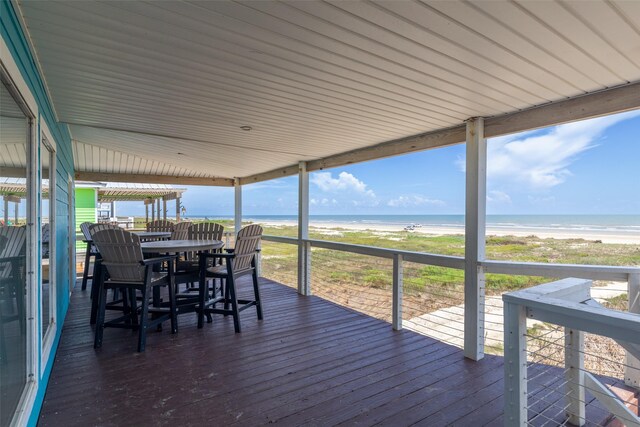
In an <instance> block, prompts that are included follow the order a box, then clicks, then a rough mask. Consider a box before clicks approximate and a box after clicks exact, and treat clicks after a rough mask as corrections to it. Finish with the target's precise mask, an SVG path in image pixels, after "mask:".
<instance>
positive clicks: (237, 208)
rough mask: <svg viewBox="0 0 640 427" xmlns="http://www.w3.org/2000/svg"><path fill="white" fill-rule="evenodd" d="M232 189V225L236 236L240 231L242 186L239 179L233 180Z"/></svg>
mask: <svg viewBox="0 0 640 427" xmlns="http://www.w3.org/2000/svg"><path fill="white" fill-rule="evenodd" d="M233 187H234V190H235V193H234V194H235V199H234V210H233V224H234V231H235V233H236V236H237V235H238V232H239V231H240V229H242V185H240V178H236V179H235V180H234V182H233Z"/></svg>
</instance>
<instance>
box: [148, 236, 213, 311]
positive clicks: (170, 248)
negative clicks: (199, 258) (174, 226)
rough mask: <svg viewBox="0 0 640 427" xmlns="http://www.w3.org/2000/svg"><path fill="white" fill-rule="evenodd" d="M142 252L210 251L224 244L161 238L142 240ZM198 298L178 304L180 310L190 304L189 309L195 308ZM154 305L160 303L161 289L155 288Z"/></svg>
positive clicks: (209, 241)
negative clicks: (150, 240)
mask: <svg viewBox="0 0 640 427" xmlns="http://www.w3.org/2000/svg"><path fill="white" fill-rule="evenodd" d="M140 246H141V247H142V253H144V254H158V253H161V254H178V253H182V252H209V251H213V250H217V249H221V248H222V247H223V246H224V242H223V241H222V240H159V241H155V242H142V243H141V244H140ZM197 301H198V300H192V299H190V300H185V301H184V304H178V312H179V313H183V312H185V310H184V306H185V305H186V306H190V307H191V308H190V309H189V310H188V311H193V310H194V309H195V303H196V302H197ZM153 302H154V305H159V304H160V294H159V290H157V289H154V294H153Z"/></svg>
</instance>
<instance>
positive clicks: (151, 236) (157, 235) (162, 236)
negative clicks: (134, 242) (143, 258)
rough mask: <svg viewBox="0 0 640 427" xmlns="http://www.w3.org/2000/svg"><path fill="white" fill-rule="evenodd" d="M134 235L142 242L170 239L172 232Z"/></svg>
mask: <svg viewBox="0 0 640 427" xmlns="http://www.w3.org/2000/svg"><path fill="white" fill-rule="evenodd" d="M132 233H133V234H135V235H136V236H138V237H140V240H143V241H144V240H147V239H168V238H170V237H171V232H170V231H132Z"/></svg>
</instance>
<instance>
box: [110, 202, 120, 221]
mask: <svg viewBox="0 0 640 427" xmlns="http://www.w3.org/2000/svg"><path fill="white" fill-rule="evenodd" d="M110 211H111V218H117V216H118V215H117V214H116V202H115V201H113V202H111V209H110Z"/></svg>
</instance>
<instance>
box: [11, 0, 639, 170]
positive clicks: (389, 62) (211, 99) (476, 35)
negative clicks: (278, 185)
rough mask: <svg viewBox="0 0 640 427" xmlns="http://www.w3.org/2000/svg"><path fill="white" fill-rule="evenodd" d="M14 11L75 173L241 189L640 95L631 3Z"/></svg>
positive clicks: (385, 1) (203, 5)
mask: <svg viewBox="0 0 640 427" xmlns="http://www.w3.org/2000/svg"><path fill="white" fill-rule="evenodd" d="M19 5H20V9H21V12H22V14H23V17H24V21H25V22H26V25H27V28H28V32H29V35H30V37H31V40H32V42H33V44H34V48H35V50H36V52H37V57H38V60H39V62H40V66H41V68H42V70H43V72H44V77H45V79H46V83H47V86H48V89H49V92H50V93H51V96H52V100H53V104H54V106H55V108H56V112H57V114H58V117H59V119H60V120H61V121H62V122H64V123H67V124H69V125H70V130H71V133H72V136H73V138H74V150H75V151H74V159H75V162H76V169H77V170H78V171H87V172H101V173H122V174H156V175H173V176H185V177H215V176H219V177H228V178H230V177H243V176H248V175H254V174H258V173H261V172H266V171H269V170H274V169H278V168H282V167H286V166H289V165H294V164H296V163H297V162H298V161H305V160H317V159H322V158H324V157H327V156H331V155H335V154H337V153H343V152H346V151H350V150H355V149H359V148H363V147H369V146H372V145H375V144H379V143H382V142H385V141H390V140H395V139H399V138H403V137H407V136H411V135H416V134H420V133H424V132H429V131H434V130H438V129H444V128H448V127H452V126H456V125H460V124H461V123H462V122H463V121H464V120H466V119H467V118H469V117H473V116H483V117H491V116H498V115H502V114H508V113H513V112H516V111H519V110H523V109H528V108H531V107H534V106H537V105H543V104H546V103H549V102H554V101H560V100H563V99H567V98H571V97H576V96H580V95H583V94H587V93H590V92H595V91H600V90H603V89H606V88H609V87H613V86H618V85H623V84H626V83H629V82H637V81H640V6H639V5H640V2H630V1H623V0H621V1H590V2H582V1H545V2H540V1H536V0H527V1H506V0H499V1H487V2H485V1H482V2H481V1H473V2H472V1H455V0H451V1H393V0H381V1H375V0H374V1H348V2H345V1H327V2H321V1H306V2H299V1H283V2H275V1H236V2H230V1H215V2H189V1H187V2H141V1H109V2H94V1H83V2H71V1H48V2H43V1H31V0H22V1H20V2H19ZM245 125H248V126H251V127H252V130H251V131H250V132H246V131H243V130H241V129H240V127H241V126H245ZM177 153H182V154H177Z"/></svg>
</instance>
